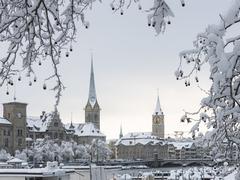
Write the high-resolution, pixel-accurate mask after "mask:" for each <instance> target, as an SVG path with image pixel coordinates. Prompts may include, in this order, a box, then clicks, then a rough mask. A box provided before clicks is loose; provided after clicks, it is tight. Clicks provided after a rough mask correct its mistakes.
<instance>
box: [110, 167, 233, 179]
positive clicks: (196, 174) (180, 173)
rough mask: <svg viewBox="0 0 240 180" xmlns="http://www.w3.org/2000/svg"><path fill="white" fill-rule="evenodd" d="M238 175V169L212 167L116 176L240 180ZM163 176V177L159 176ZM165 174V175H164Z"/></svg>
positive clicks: (118, 177)
mask: <svg viewBox="0 0 240 180" xmlns="http://www.w3.org/2000/svg"><path fill="white" fill-rule="evenodd" d="M237 173H238V168H236V167H224V166H223V167H219V168H212V167H193V168H187V169H186V168H179V169H177V170H170V171H169V173H166V172H161V171H159V172H157V171H154V172H145V173H139V175H138V176H131V175H130V174H121V175H116V176H115V179H116V180H123V179H124V180H125V179H128V180H132V179H135V178H137V177H138V178H142V179H145V178H150V179H151V178H152V177H156V178H163V176H164V178H166V179H168V180H176V179H177V180H183V179H192V180H198V179H203V178H204V179H214V180H220V179H224V180H234V179H238V178H237V177H238V176H236V175H237ZM159 174H161V175H159ZM164 174H165V175H164Z"/></svg>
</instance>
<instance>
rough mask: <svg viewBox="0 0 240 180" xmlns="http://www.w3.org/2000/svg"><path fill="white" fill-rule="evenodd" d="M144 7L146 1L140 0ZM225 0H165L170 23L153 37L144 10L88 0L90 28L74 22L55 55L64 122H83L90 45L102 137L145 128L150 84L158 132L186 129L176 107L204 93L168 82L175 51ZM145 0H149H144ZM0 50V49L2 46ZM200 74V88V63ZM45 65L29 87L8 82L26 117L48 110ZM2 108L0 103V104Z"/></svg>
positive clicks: (187, 45)
mask: <svg viewBox="0 0 240 180" xmlns="http://www.w3.org/2000/svg"><path fill="white" fill-rule="evenodd" d="M142 1H145V2H146V4H145V5H146V6H149V5H150V4H151V3H149V2H148V1H149V0H142ZM231 1H232V0H211V1H209V0H194V1H191V0H186V7H184V8H182V7H181V5H180V1H171V0H167V2H169V5H170V6H171V7H172V10H173V11H174V13H175V16H176V17H175V18H174V19H171V21H172V24H171V25H168V26H167V29H166V32H165V33H164V34H163V35H159V36H155V32H154V31H153V29H152V28H149V27H148V26H147V15H146V13H145V12H144V11H139V10H138V8H137V6H135V5H134V6H132V7H131V8H130V9H129V10H127V11H126V12H124V15H123V16H121V15H119V12H117V13H113V12H112V11H111V8H110V6H109V4H110V1H107V0H105V1H104V2H103V3H102V4H100V3H95V5H94V8H93V10H92V11H89V13H88V20H89V21H90V28H89V29H87V30H86V29H84V28H83V27H82V26H80V23H79V31H78V36H77V39H76V41H77V42H76V43H75V44H74V45H73V52H72V53H71V54H70V57H69V58H65V57H63V59H62V64H61V67H60V68H61V75H62V77H63V80H64V83H65V86H66V87H67V88H66V90H65V91H64V93H63V97H62V99H61V103H60V106H59V111H60V116H61V118H62V120H63V122H64V123H69V122H70V121H71V113H72V115H73V116H72V120H73V122H74V123H83V122H84V110H83V109H84V106H85V105H86V103H87V98H88V88H89V79H90V60H91V53H90V52H91V50H92V51H93V56H94V71H95V83H96V90H97V98H98V102H99V104H100V106H101V108H102V111H101V130H102V132H103V133H104V134H106V135H107V138H108V139H111V138H117V137H118V135H119V129H120V124H121V123H122V127H123V133H124V134H126V133H128V132H137V131H147V132H149V131H151V123H152V113H153V111H154V108H155V104H156V100H157V89H158V88H159V96H160V101H161V106H162V109H163V112H164V115H165V130H166V131H165V133H166V136H169V135H171V136H172V135H173V133H174V131H176V130H177V131H184V132H187V131H188V130H189V128H190V127H191V125H186V124H181V123H180V121H179V119H180V117H181V116H182V115H183V109H185V110H188V111H194V110H196V109H197V108H198V107H199V103H200V101H201V98H202V97H204V96H205V94H203V93H202V92H201V91H200V90H199V89H198V88H197V87H196V84H193V85H192V86H190V87H188V88H186V87H185V86H184V81H176V79H175V77H174V71H175V70H176V69H177V66H178V63H179V58H178V54H179V52H180V51H182V50H185V49H191V48H192V42H193V40H195V37H196V34H198V33H199V32H202V31H204V29H205V27H207V25H208V24H216V23H218V22H219V13H222V12H225V11H226V10H227V8H228V7H229V6H230V2H231ZM151 2H152V1H151ZM0 55H1V56H2V55H4V54H3V53H2V54H1V52H0ZM205 68H206V70H205V71H204V72H203V73H202V75H201V77H200V78H199V79H200V85H201V87H203V88H206V89H207V88H208V87H209V85H210V82H209V80H208V75H209V74H208V73H209V70H208V67H207V66H206V67H205ZM47 71H48V68H45V69H44V66H43V67H42V69H41V70H39V75H38V81H39V83H37V84H34V86H32V87H29V86H28V85H27V84H28V79H25V82H23V83H21V84H17V85H16V96H17V101H20V102H26V103H28V108H27V113H28V116H39V115H40V114H41V112H42V111H47V112H49V111H52V110H53V105H54V93H52V92H49V91H43V90H42V79H43V78H44V77H46V76H45V74H46V72H47ZM49 86H50V85H49ZM5 92H6V88H4V87H3V88H2V89H0V94H1V96H0V102H1V103H4V102H9V101H12V100H13V95H12V94H13V93H12V91H11V95H10V96H6V95H5ZM0 111H1V113H2V106H0Z"/></svg>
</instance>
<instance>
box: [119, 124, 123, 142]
mask: <svg viewBox="0 0 240 180" xmlns="http://www.w3.org/2000/svg"><path fill="white" fill-rule="evenodd" d="M122 137H123V132H122V124H121V126H120V133H119V139H121V138H122Z"/></svg>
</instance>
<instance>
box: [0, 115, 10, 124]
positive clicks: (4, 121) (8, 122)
mask: <svg viewBox="0 0 240 180" xmlns="http://www.w3.org/2000/svg"><path fill="white" fill-rule="evenodd" d="M0 124H8V125H11V124H12V123H11V122H10V121H8V120H7V119H5V118H2V117H0Z"/></svg>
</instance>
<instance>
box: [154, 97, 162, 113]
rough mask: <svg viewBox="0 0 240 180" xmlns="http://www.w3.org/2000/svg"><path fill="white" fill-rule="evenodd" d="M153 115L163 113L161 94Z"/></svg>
mask: <svg viewBox="0 0 240 180" xmlns="http://www.w3.org/2000/svg"><path fill="white" fill-rule="evenodd" d="M153 115H163V112H162V109H161V105H160V100H159V96H158V98H157V103H156V107H155V111H154V112H153Z"/></svg>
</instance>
